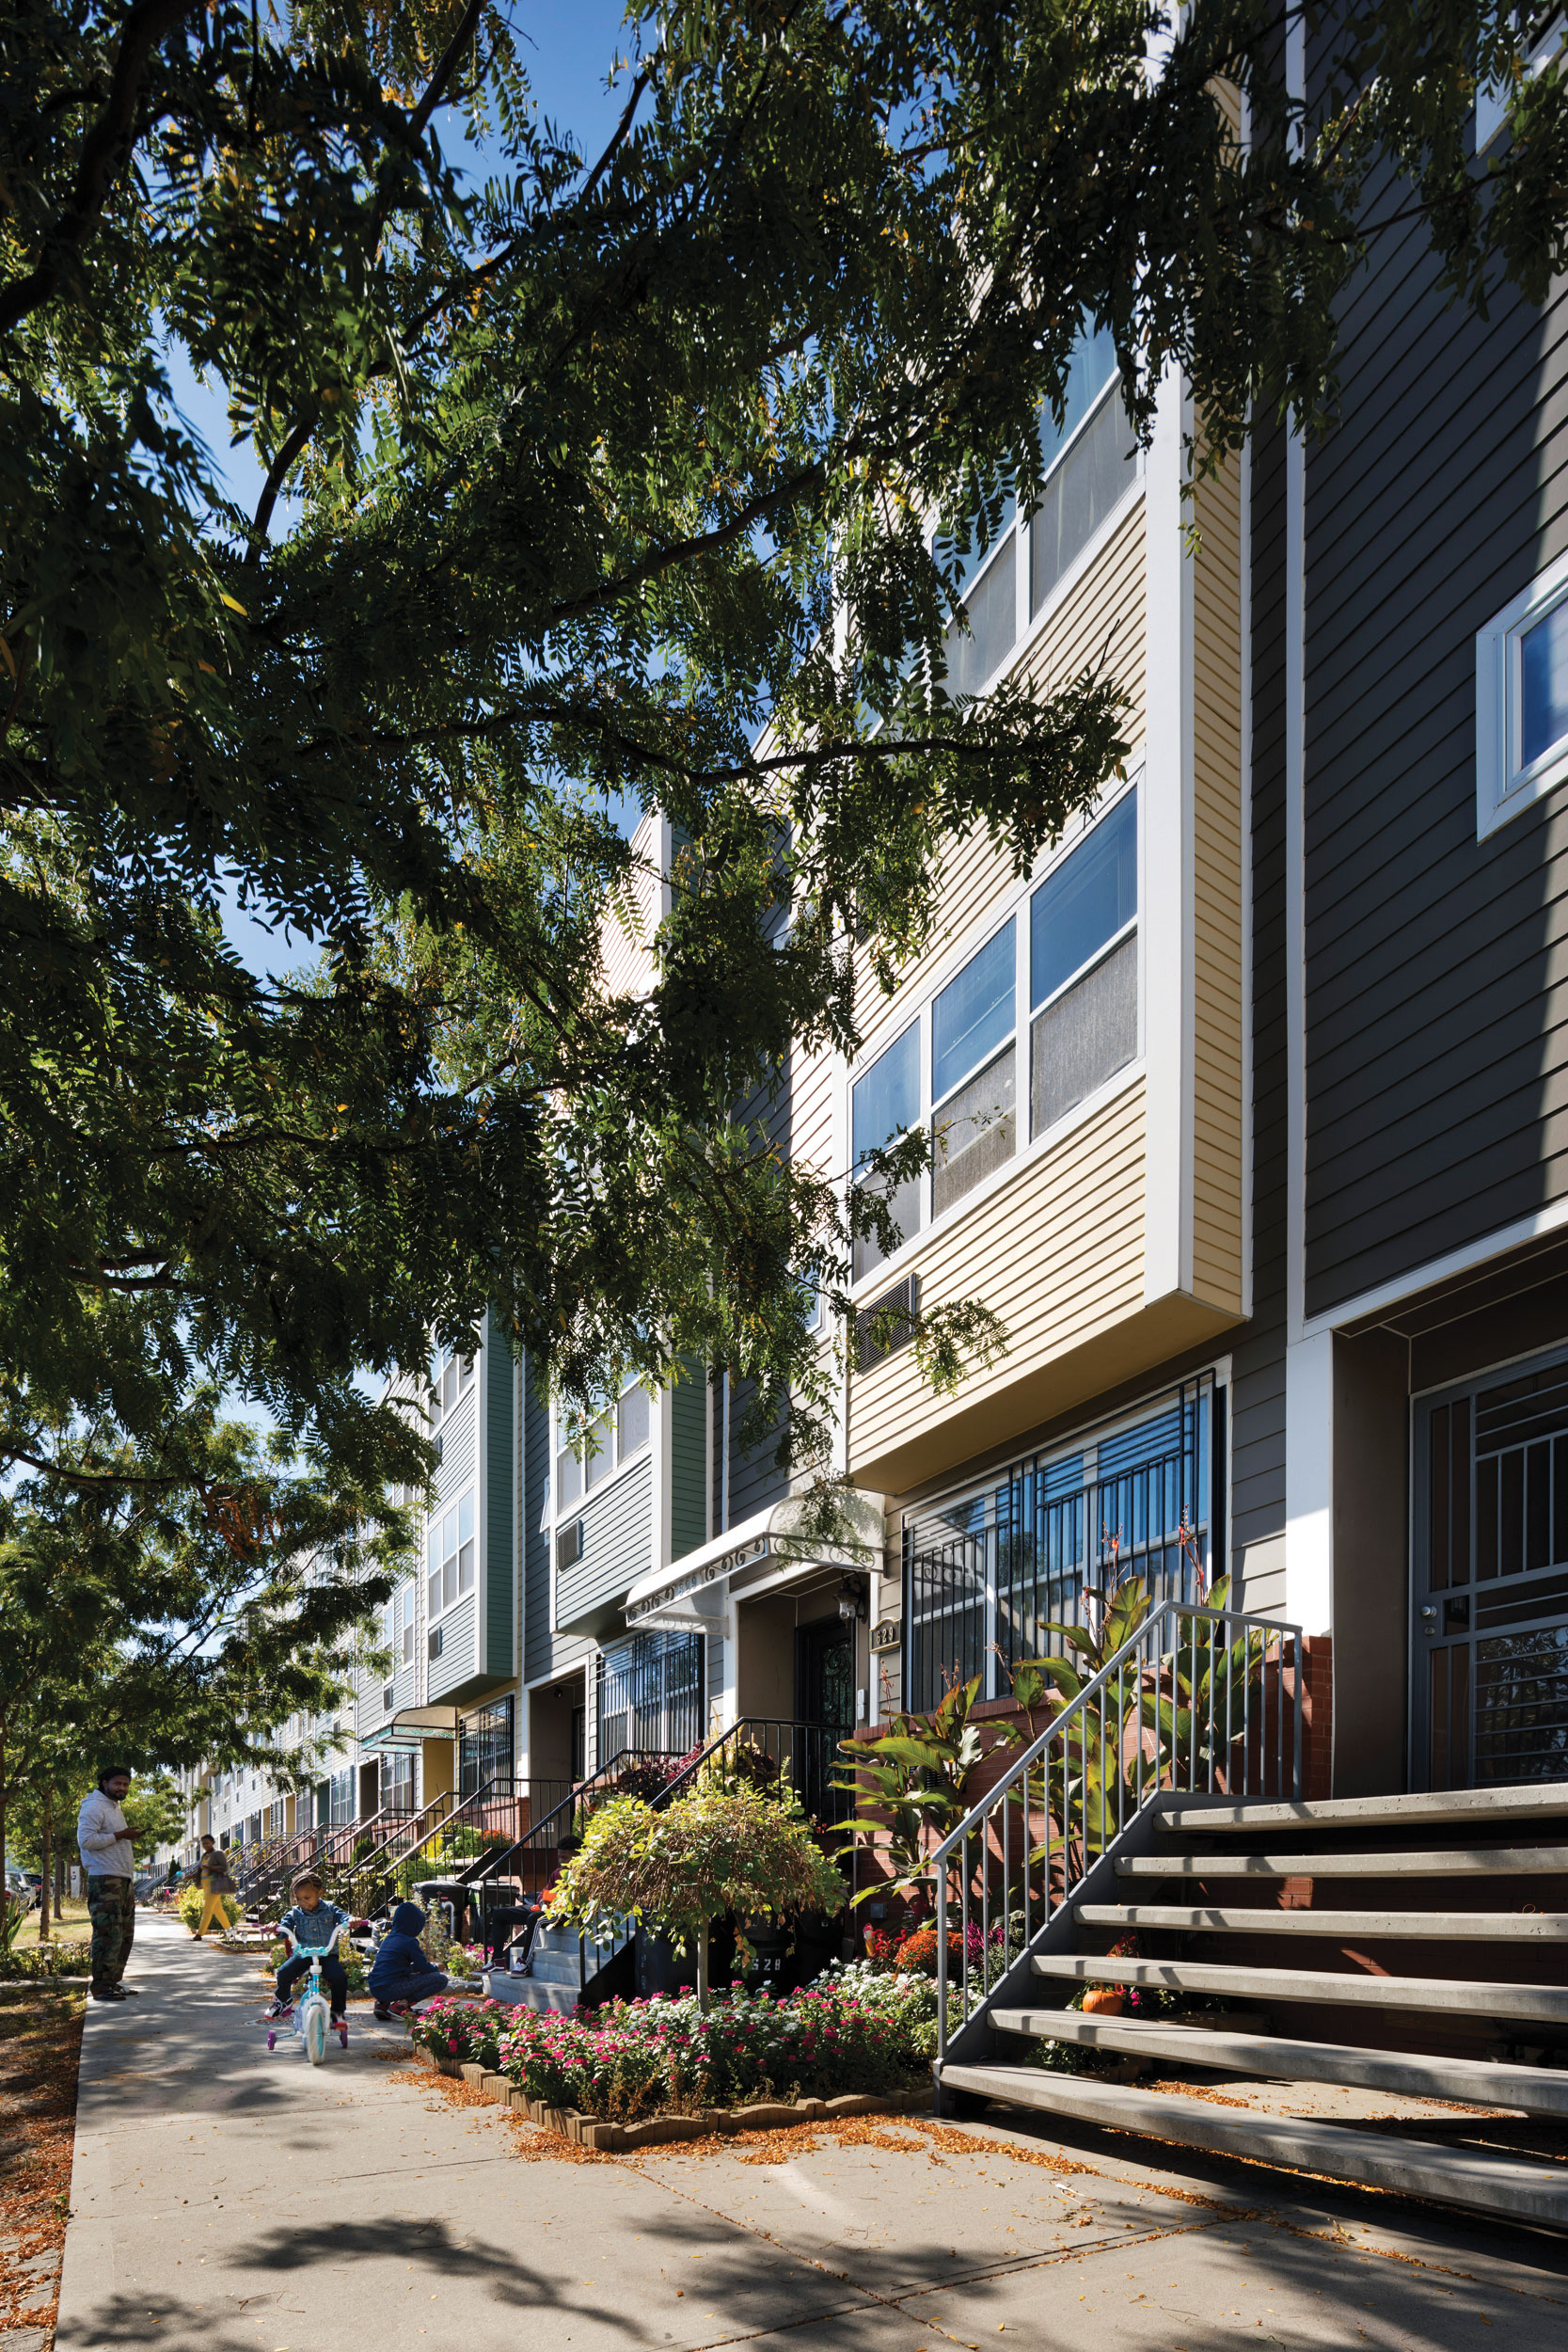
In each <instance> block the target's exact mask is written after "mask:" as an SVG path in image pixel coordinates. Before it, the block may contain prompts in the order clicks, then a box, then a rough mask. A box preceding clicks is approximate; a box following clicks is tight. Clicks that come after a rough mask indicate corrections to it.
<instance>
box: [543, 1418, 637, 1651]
mask: <svg viewBox="0 0 1568 2352" xmlns="http://www.w3.org/2000/svg"><path fill="white" fill-rule="evenodd" d="M653 1490H654V1469H653V1463H652V1462H651V1461H650V1460H649V1459H647V1458H646V1457H644V1459H643V1460H642V1461H641V1462H640V1463H639V1464H638V1466H637V1468H636V1469H635V1470H628V1471H627V1472H626V1476H625V1477H624V1478H617V1479H616V1480H615V1482H614V1484H613V1485H612V1486H610V1487H609V1488H608V1489H607V1490H606V1491H605V1492H604V1493H603V1494H596V1495H590V1496H589V1498H588V1500H587V1502H585V1503H584V1504H583V1506H582V1510H581V1512H580V1513H579V1515H578V1516H579V1517H580V1518H581V1520H582V1557H581V1559H580V1560H578V1562H576V1564H575V1565H573V1566H572V1567H569V1568H562V1570H561V1571H560V1573H559V1575H558V1576H557V1578H556V1616H557V1618H558V1620H559V1621H560V1622H561V1623H562V1625H567V1624H570V1623H571V1621H572V1620H573V1618H575V1617H578V1616H581V1615H582V1614H583V1613H585V1612H587V1611H588V1610H590V1609H594V1608H598V1607H601V1606H603V1605H604V1604H606V1603H607V1602H610V1601H617V1600H619V1599H621V1598H622V1597H623V1596H624V1595H625V1594H626V1592H627V1590H628V1589H629V1588H630V1586H631V1585H633V1584H634V1583H635V1582H636V1581H637V1579H638V1578H639V1577H640V1576H642V1575H645V1574H646V1572H647V1570H648V1569H649V1568H650V1567H652V1565H653V1557H654V1549H653Z"/></svg>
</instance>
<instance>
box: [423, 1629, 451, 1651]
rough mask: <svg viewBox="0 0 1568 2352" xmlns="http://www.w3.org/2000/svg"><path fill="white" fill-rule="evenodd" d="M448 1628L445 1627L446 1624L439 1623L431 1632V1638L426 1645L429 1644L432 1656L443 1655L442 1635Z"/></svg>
mask: <svg viewBox="0 0 1568 2352" xmlns="http://www.w3.org/2000/svg"><path fill="white" fill-rule="evenodd" d="M445 1631H446V1627H445V1626H444V1625H438V1626H436V1629H435V1630H434V1632H433V1633H432V1634H431V1637H430V1640H429V1642H428V1644H427V1645H426V1646H427V1648H428V1649H429V1652H430V1655H431V1657H432V1658H439V1657H440V1655H441V1636H442V1634H443V1633H445Z"/></svg>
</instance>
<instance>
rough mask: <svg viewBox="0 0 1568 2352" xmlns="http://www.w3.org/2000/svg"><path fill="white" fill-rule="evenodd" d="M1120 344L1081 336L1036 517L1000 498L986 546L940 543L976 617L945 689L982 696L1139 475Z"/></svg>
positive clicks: (1051, 423)
mask: <svg viewBox="0 0 1568 2352" xmlns="http://www.w3.org/2000/svg"><path fill="white" fill-rule="evenodd" d="M1116 385H1117V356H1116V345H1115V343H1114V342H1113V341H1112V338H1111V336H1110V334H1109V332H1108V331H1107V330H1106V329H1104V328H1100V329H1098V330H1097V331H1096V332H1094V333H1093V334H1087V335H1085V336H1084V337H1082V338H1081V340H1080V342H1079V343H1078V346H1077V348H1076V350H1075V351H1074V352H1073V355H1072V358H1071V361H1070V362H1069V369H1068V379H1067V384H1066V387H1065V389H1064V397H1063V405H1062V414H1061V417H1060V419H1059V420H1058V419H1057V418H1056V417H1055V416H1054V415H1053V413H1052V412H1051V411H1050V410H1049V409H1042V411H1041V414H1040V428H1039V430H1040V453H1041V455H1042V457H1043V458H1044V461H1045V465H1046V468H1047V472H1046V478H1045V487H1044V492H1043V494H1042V497H1041V501H1040V504H1039V507H1038V509H1037V512H1036V514H1035V515H1034V516H1033V518H1032V519H1031V520H1028V521H1025V520H1024V519H1023V518H1022V516H1020V515H1019V514H1018V512H1017V508H1016V505H1015V503H1014V501H1013V499H1012V498H1011V497H1010V496H1008V497H1006V498H1005V499H1004V500H1003V501H1001V505H1000V511H999V513H998V515H997V516H996V517H995V518H994V520H995V529H994V530H993V532H992V535H991V537H990V541H989V544H988V545H987V547H986V548H985V549H984V551H983V552H982V550H981V549H980V548H979V547H978V545H977V544H975V543H974V541H972V542H971V545H970V547H969V548H967V549H962V550H957V549H955V548H954V546H953V544H952V541H951V539H950V538H949V537H948V536H947V535H946V534H945V533H943V532H939V533H938V534H937V537H936V540H935V542H934V549H935V552H936V554H937V556H938V558H939V560H941V561H942V562H943V563H944V564H946V565H947V566H948V567H949V568H950V569H952V570H954V571H956V572H957V575H958V587H959V591H960V594H961V595H962V596H963V600H964V611H965V613H966V614H967V616H968V622H969V626H968V628H967V630H966V629H965V628H964V627H963V625H962V624H961V623H960V622H959V621H958V620H956V619H955V620H954V621H953V623H952V624H951V626H950V627H949V628H948V631H947V635H946V639H945V643H944V653H945V660H946V676H945V680H944V684H945V689H946V691H947V692H948V693H949V694H952V695H958V694H979V693H983V692H984V691H985V689H986V687H987V686H988V684H989V683H990V680H991V678H992V677H993V676H994V675H995V674H996V672H997V671H998V670H999V669H1000V668H1001V666H1002V664H1003V663H1004V661H1006V658H1007V656H1008V655H1009V654H1010V653H1011V652H1012V650H1013V647H1014V645H1015V644H1017V643H1018V640H1019V638H1020V637H1021V635H1022V633H1023V631H1024V630H1025V629H1026V628H1028V626H1029V625H1030V623H1031V622H1032V621H1033V620H1035V618H1036V617H1037V615H1038V614H1039V613H1040V612H1042V611H1043V610H1044V608H1045V606H1046V605H1047V604H1048V603H1049V602H1050V600H1051V597H1052V596H1053V593H1054V592H1055V590H1056V588H1057V587H1058V586H1059V585H1060V583H1061V581H1062V580H1064V579H1065V578H1066V576H1067V574H1068V573H1069V571H1070V570H1071V568H1072V566H1073V564H1075V563H1076V562H1077V560H1078V558H1079V556H1080V555H1081V554H1082V553H1083V551H1084V549H1085V548H1086V547H1087V546H1088V544H1089V542H1090V540H1091V539H1093V538H1094V537H1095V535H1096V533H1097V532H1099V530H1100V528H1101V524H1102V523H1104V522H1105V520H1106V519H1107V517H1108V516H1110V514H1111V512H1112V510H1113V508H1114V507H1116V506H1117V503H1118V502H1119V501H1120V500H1121V498H1122V497H1123V495H1124V494H1125V493H1126V491H1128V490H1129V489H1130V488H1131V487H1132V485H1133V483H1134V482H1135V481H1136V480H1137V478H1138V476H1137V457H1138V446H1137V440H1136V437H1135V436H1134V435H1133V432H1132V427H1131V425H1130V424H1129V423H1128V421H1127V412H1126V410H1125V408H1124V407H1123V406H1122V404H1121V402H1120V401H1119V400H1118V399H1117V396H1116Z"/></svg>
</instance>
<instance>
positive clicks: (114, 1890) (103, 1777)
mask: <svg viewBox="0 0 1568 2352" xmlns="http://www.w3.org/2000/svg"><path fill="white" fill-rule="evenodd" d="M130 1788H131V1775H130V1773H129V1772H128V1771H127V1770H126V1768H125V1766H124V1765H123V1764H113V1765H110V1766H109V1768H108V1769H107V1771H105V1772H100V1773H99V1775H98V1786H97V1788H95V1789H94V1790H93V1792H92V1794H91V1796H90V1797H85V1798H84V1799H83V1801H82V1810H81V1812H80V1813H79V1814H78V1815H77V1817H76V1844H77V1849H78V1851H80V1853H81V1856H82V1860H83V1862H84V1864H85V1865H86V1867H87V1916H88V1918H89V1919H90V1920H91V1921H92V1997H93V1999H94V2000H95V2001H123V2000H124V1999H125V1997H126V1995H127V1994H128V1993H132V1992H134V1991H135V1986H133V1985H123V1984H121V1983H120V1979H121V1977H123V1975H124V1974H125V1963H126V1962H127V1961H128V1960H129V1959H130V1957H131V1943H132V1939H133V1937H134V1936H135V1931H136V1890H135V1886H134V1885H133V1884H132V1874H133V1872H134V1871H135V1867H136V1858H135V1853H134V1851H132V1846H131V1830H130V1825H129V1823H128V1822H127V1820H126V1819H125V1816H124V1814H123V1813H122V1812H121V1811H120V1809H119V1808H120V1806H121V1804H123V1803H124V1801H125V1798H126V1797H127V1796H128V1795H129V1793H130Z"/></svg>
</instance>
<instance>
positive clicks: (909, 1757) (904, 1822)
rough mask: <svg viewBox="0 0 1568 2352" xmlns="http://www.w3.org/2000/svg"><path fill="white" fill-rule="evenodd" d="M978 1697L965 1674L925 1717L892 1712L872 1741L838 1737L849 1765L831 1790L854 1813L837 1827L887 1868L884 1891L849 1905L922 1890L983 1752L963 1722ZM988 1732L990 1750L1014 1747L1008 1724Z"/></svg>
mask: <svg viewBox="0 0 1568 2352" xmlns="http://www.w3.org/2000/svg"><path fill="white" fill-rule="evenodd" d="M979 1694H980V1677H979V1676H978V1675H973V1676H971V1677H970V1679H969V1680H968V1681H967V1682H954V1683H953V1684H952V1685H951V1686H950V1688H949V1689H948V1690H946V1691H945V1692H943V1693H942V1698H941V1700H940V1701H939V1703H938V1705H937V1706H936V1708H934V1709H933V1711H932V1713H931V1715H930V1716H929V1718H927V1717H924V1716H920V1715H897V1716H895V1718H894V1723H893V1729H892V1730H891V1731H888V1732H884V1733H882V1735H881V1736H880V1737H879V1739H876V1740H840V1742H839V1753H840V1755H841V1756H847V1757H849V1758H851V1759H852V1762H851V1764H850V1766H849V1769H848V1770H847V1772H845V1773H844V1775H843V1777H841V1778H839V1779H836V1780H834V1781H833V1782H832V1784H831V1785H832V1787H833V1788H836V1789H839V1790H842V1791H843V1792H845V1793H846V1794H847V1795H849V1796H851V1797H853V1798H854V1799H855V1800H856V1803H857V1806H858V1808H859V1809H858V1810H857V1811H856V1812H855V1813H854V1814H853V1815H852V1816H851V1817H850V1819H849V1820H847V1821H845V1822H844V1823H843V1824H842V1830H843V1833H844V1834H845V1835H847V1836H851V1837H864V1838H867V1839H869V1840H870V1842H871V1843H872V1844H873V1845H874V1846H875V1847H876V1848H877V1850H878V1851H879V1853H880V1854H882V1855H883V1856H884V1857H885V1858H886V1860H887V1861H889V1862H890V1863H891V1864H892V1866H893V1871H894V1876H893V1880H892V1883H891V1888H890V1886H889V1885H888V1883H886V1882H882V1883H878V1884H875V1885H870V1886H864V1887H863V1888H862V1889H861V1891H860V1893H859V1894H858V1895H857V1896H856V1897H855V1900H856V1902H857V1903H863V1902H867V1901H869V1900H870V1899H871V1898H872V1897H873V1896H878V1897H881V1896H886V1895H887V1894H888V1893H889V1892H890V1891H891V1892H892V1893H893V1894H895V1895H906V1894H908V1893H910V1892H911V1889H913V1888H915V1887H921V1888H927V1887H928V1886H929V1883H930V1879H931V1864H930V1858H929V1856H930V1848H931V1846H932V1844H933V1842H934V1843H936V1844H940V1843H941V1841H942V1837H943V1836H945V1835H946V1833H947V1832H948V1830H950V1829H951V1828H952V1827H953V1825H954V1824H955V1822H957V1821H959V1820H962V1819H963V1816H964V1812H965V1810H966V1799H965V1796H964V1784H965V1783H966V1781H967V1780H968V1778H969V1775H970V1773H971V1772H973V1771H974V1767H975V1765H976V1764H977V1763H978V1762H979V1760H980V1758H981V1756H984V1755H985V1754H986V1748H985V1744H984V1742H983V1741H982V1740H981V1737H980V1732H979V1728H978V1726H977V1725H976V1724H974V1722H973V1721H972V1720H971V1719H972V1716H973V1713H974V1705H975V1702H976V1700H977V1699H978V1697H979ZM988 1728H989V1729H990V1730H991V1731H992V1732H993V1734H994V1737H995V1741H996V1744H997V1745H998V1746H1004V1747H1011V1746H1014V1745H1016V1743H1017V1741H1018V1738H1019V1734H1018V1731H1017V1730H1016V1728H1015V1727H1014V1725H1012V1724H1006V1723H999V1724H991V1725H990V1726H988Z"/></svg>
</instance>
